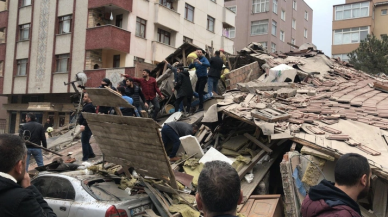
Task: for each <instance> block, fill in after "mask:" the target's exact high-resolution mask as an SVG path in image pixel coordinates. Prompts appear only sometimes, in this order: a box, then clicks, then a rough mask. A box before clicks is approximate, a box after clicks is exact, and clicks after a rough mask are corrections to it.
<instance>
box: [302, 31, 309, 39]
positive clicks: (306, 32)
mask: <svg viewBox="0 0 388 217" xmlns="http://www.w3.org/2000/svg"><path fill="white" fill-rule="evenodd" d="M303 35H304V37H305V38H307V35H308V31H307V29H304V33H303Z"/></svg>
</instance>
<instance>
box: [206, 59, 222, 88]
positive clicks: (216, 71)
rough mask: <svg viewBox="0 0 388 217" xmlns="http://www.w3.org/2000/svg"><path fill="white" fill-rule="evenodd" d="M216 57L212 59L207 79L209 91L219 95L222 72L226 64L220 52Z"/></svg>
mask: <svg viewBox="0 0 388 217" xmlns="http://www.w3.org/2000/svg"><path fill="white" fill-rule="evenodd" d="M214 54H215V56H214V57H212V58H211V59H210V69H209V78H208V79H207V91H208V92H209V93H211V92H212V91H214V92H215V93H217V86H218V80H220V78H221V71H222V66H223V65H224V62H223V61H222V59H221V57H220V51H216V52H215V53H214Z"/></svg>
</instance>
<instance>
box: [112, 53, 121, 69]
mask: <svg viewBox="0 0 388 217" xmlns="http://www.w3.org/2000/svg"><path fill="white" fill-rule="evenodd" d="M119 67H120V54H118V55H113V68H119Z"/></svg>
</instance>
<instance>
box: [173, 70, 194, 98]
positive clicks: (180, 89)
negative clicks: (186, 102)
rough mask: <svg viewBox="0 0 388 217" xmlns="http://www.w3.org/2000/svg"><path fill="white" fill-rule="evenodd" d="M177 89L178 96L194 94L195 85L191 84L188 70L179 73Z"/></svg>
mask: <svg viewBox="0 0 388 217" xmlns="http://www.w3.org/2000/svg"><path fill="white" fill-rule="evenodd" d="M175 89H176V90H177V98H181V97H184V96H188V97H190V96H193V87H192V86H191V81H190V74H189V72H188V71H183V72H180V73H178V74H177V81H176V84H175Z"/></svg>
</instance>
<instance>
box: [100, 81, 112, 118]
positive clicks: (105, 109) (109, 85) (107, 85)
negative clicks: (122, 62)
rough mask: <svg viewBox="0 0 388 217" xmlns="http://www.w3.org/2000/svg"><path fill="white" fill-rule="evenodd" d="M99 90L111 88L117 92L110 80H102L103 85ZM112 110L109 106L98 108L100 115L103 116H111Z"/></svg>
mask: <svg viewBox="0 0 388 217" xmlns="http://www.w3.org/2000/svg"><path fill="white" fill-rule="evenodd" d="M98 88H110V89H112V90H114V91H117V89H116V88H115V87H113V86H112V82H111V81H110V80H109V78H104V79H102V81H101V85H100V86H99V87H98ZM111 110H112V108H111V107H107V106H99V107H98V113H101V114H109V113H110V111H111Z"/></svg>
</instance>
